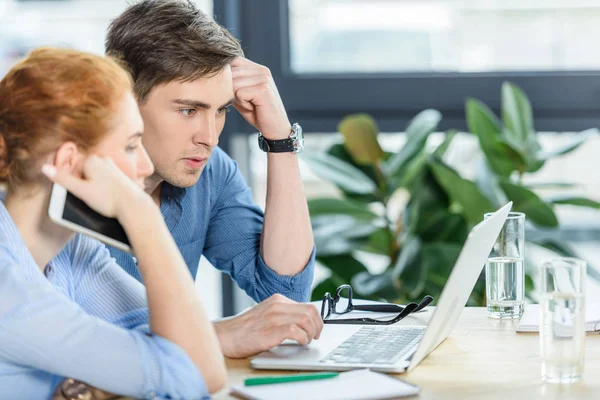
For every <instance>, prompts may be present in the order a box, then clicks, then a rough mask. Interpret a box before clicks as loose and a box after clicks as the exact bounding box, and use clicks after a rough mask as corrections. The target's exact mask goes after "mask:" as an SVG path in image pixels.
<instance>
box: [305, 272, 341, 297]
mask: <svg viewBox="0 0 600 400" xmlns="http://www.w3.org/2000/svg"><path fill="white" fill-rule="evenodd" d="M340 285H343V282H342V281H341V280H340V279H339V278H338V277H336V276H334V275H333V276H331V277H329V278H327V279H325V280H323V281H321V282H320V283H319V284H318V285H317V286H316V287H315V288H314V289H313V290H312V293H311V295H310V299H311V301H320V300H323V297H324V296H325V293H327V292H329V293H335V290H336V289H337V288H338V286H340Z"/></svg>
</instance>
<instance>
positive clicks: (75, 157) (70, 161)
mask: <svg viewBox="0 0 600 400" xmlns="http://www.w3.org/2000/svg"><path fill="white" fill-rule="evenodd" d="M84 159H85V155H84V154H83V153H82V152H81V151H80V150H79V148H78V147H77V145H76V144H75V143H73V142H65V143H63V144H61V145H60V147H59V148H58V150H56V153H55V155H54V166H55V167H56V168H58V169H62V170H65V171H69V172H72V173H74V174H75V175H80V174H81V169H82V166H83V160H84Z"/></svg>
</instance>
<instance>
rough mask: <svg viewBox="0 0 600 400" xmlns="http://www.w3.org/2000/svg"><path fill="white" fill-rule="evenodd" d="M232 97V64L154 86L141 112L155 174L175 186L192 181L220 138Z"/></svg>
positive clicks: (185, 185) (192, 182) (145, 144)
mask: <svg viewBox="0 0 600 400" xmlns="http://www.w3.org/2000/svg"><path fill="white" fill-rule="evenodd" d="M233 99H234V95H233V81H232V77H231V68H230V67H229V66H226V67H225V68H223V69H222V70H221V71H220V72H219V73H218V74H216V75H214V76H210V77H205V78H200V79H198V80H195V81H191V82H170V83H168V84H165V85H161V86H158V87H156V88H154V89H153V90H152V91H151V92H150V95H149V96H148V98H147V99H146V103H145V104H143V105H141V106H140V112H141V114H142V118H143V120H144V127H145V129H144V137H143V143H144V147H145V148H146V150H147V152H148V154H149V155H150V159H151V160H152V162H153V163H154V168H155V175H158V177H160V178H162V179H164V180H165V181H167V182H169V183H170V184H172V185H174V186H178V187H189V186H192V185H194V184H195V183H196V182H197V181H198V178H199V177H200V174H201V173H202V170H203V169H204V167H205V166H206V163H207V162H208V158H209V157H210V154H211V152H212V150H213V148H214V147H215V146H216V145H217V144H218V142H219V136H220V135H221V131H223V125H225V115H226V114H227V110H228V108H229V106H230V105H231V103H232V101H233Z"/></svg>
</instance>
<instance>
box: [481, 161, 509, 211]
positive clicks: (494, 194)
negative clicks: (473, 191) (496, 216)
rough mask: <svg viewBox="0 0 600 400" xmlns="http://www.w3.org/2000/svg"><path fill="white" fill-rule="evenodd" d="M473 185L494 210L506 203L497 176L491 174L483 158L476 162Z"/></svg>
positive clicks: (506, 200)
mask: <svg viewBox="0 0 600 400" xmlns="http://www.w3.org/2000/svg"><path fill="white" fill-rule="evenodd" d="M475 183H476V184H477V187H478V188H479V190H481V193H482V194H484V195H485V197H487V198H488V199H491V200H492V204H493V205H494V206H495V207H496V208H498V207H500V206H502V205H504V204H506V203H508V198H507V197H506V194H505V193H504V192H503V191H502V188H501V187H500V184H499V183H498V178H497V176H496V175H495V174H494V173H493V172H492V170H491V169H490V167H489V166H488V163H487V160H485V159H484V158H481V159H479V160H478V161H477V166H476V168H475Z"/></svg>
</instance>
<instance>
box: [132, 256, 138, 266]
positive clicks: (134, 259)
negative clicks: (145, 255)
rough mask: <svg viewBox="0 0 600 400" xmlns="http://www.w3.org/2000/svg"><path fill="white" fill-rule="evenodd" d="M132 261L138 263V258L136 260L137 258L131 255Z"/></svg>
mask: <svg viewBox="0 0 600 400" xmlns="http://www.w3.org/2000/svg"><path fill="white" fill-rule="evenodd" d="M133 262H134V263H135V265H138V260H137V258H135V257H133Z"/></svg>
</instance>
